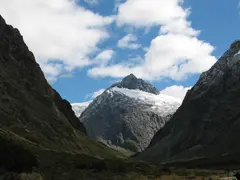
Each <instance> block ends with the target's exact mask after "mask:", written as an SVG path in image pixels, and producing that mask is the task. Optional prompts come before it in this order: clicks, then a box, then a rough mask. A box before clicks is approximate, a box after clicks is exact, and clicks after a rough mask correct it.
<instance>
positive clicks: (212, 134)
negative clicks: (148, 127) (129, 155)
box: [139, 40, 240, 167]
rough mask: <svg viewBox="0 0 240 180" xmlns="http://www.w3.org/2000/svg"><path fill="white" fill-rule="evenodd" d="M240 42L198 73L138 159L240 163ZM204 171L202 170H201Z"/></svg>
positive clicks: (219, 163)
mask: <svg viewBox="0 0 240 180" xmlns="http://www.w3.org/2000/svg"><path fill="white" fill-rule="evenodd" d="M239 77H240V41H239V40H237V41H235V42H234V43H233V44H232V45H231V46H230V48H229V50H227V51H226V52H225V53H224V55H223V56H222V57H221V58H220V59H219V60H218V61H217V62H216V63H215V64H214V65H213V67H211V68H210V70H209V71H207V72H204V73H202V75H201V77H200V79H199V80H198V82H197V83H196V85H195V86H194V87H193V88H192V89H191V90H190V91H188V93H187V95H186V97H185V99H184V101H183V104H182V106H181V107H180V108H179V109H178V111H177V112H176V113H175V114H174V115H173V117H172V118H171V119H170V120H169V121H168V123H167V124H166V126H165V127H164V128H162V129H161V130H160V131H158V133H157V134H156V135H155V136H154V138H153V140H152V141H151V144H150V146H149V147H148V149H147V150H146V151H145V152H143V153H142V154H140V156H139V158H140V159H144V160H148V161H154V162H159V161H165V162H176V161H178V162H179V161H181V162H185V163H186V162H188V163H189V162H193V161H197V162H198V163H197V164H198V165H200V163H202V164H204V165H206V164H210V163H211V164H212V165H214V164H218V165H221V164H222V165H223V164H224V163H228V165H231V164H236V163H240V158H239V157H240V156H239V154H240V145H239V136H240V131H239V129H240V96H239V92H240V83H239ZM205 167H206V166H205Z"/></svg>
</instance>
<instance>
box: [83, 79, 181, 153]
mask: <svg viewBox="0 0 240 180" xmlns="http://www.w3.org/2000/svg"><path fill="white" fill-rule="evenodd" d="M180 104H181V100H180V99H177V98H174V97H171V96H168V95H164V94H161V93H160V92H159V90H158V89H157V88H156V87H154V86H153V85H152V84H150V83H149V82H146V81H144V80H142V79H138V78H137V77H135V76H134V75H133V74H130V75H129V76H126V77H125V78H123V80H122V81H121V82H119V83H116V84H114V85H112V86H111V87H109V88H108V89H106V90H105V91H104V92H103V93H102V94H101V95H99V96H98V97H96V98H95V99H94V100H93V102H92V103H90V104H89V106H88V107H87V108H86V109H85V110H84V112H83V113H82V114H81V116H80V117H79V119H80V121H81V122H83V124H84V125H85V127H86V129H87V134H88V136H89V137H91V138H93V139H96V140H98V141H101V142H102V143H105V144H106V145H108V146H110V147H113V146H114V147H116V146H117V147H121V148H125V149H130V150H132V151H134V152H141V151H143V150H144V149H145V148H146V147H147V146H148V145H149V143H150V141H151V139H152V137H153V136H154V134H155V133H156V132H157V131H158V130H159V129H161V128H162V127H164V126H165V124H166V122H167V121H168V120H169V119H170V118H171V116H172V115H173V114H174V113H175V111H176V110H177V109H178V107H179V106H180Z"/></svg>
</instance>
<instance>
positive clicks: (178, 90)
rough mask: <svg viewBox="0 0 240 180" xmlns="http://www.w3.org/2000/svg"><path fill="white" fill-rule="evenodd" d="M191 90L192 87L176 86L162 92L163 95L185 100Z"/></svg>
mask: <svg viewBox="0 0 240 180" xmlns="http://www.w3.org/2000/svg"><path fill="white" fill-rule="evenodd" d="M191 88H192V87H183V86H176V85H174V86H170V87H166V88H165V89H163V90H162V91H161V93H162V94H165V95H168V96H172V97H175V98H178V99H181V100H183V99H184V97H185V95H186V93H187V91H188V90H189V89H191Z"/></svg>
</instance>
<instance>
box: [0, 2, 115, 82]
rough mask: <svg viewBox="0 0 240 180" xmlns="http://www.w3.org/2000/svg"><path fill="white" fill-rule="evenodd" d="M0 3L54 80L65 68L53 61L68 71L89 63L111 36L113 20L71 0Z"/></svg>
mask: <svg viewBox="0 0 240 180" xmlns="http://www.w3.org/2000/svg"><path fill="white" fill-rule="evenodd" d="M0 4H1V6H0V12H1V15H2V16H3V17H4V18H5V19H6V21H7V23H9V24H11V25H13V26H14V27H17V28H18V29H19V30H20V32H21V34H22V35H23V37H24V39H25V42H26V43H27V44H28V46H29V48H30V50H32V51H33V53H34V54H35V56H36V59H37V61H38V62H39V63H40V65H41V67H42V69H43V71H44V72H45V74H47V77H50V78H51V79H52V78H56V77H58V75H60V74H61V71H60V70H59V67H58V66H59V65H58V66H53V65H52V64H50V65H49V60H56V59H57V60H60V61H61V62H62V63H61V64H63V66H65V67H67V68H65V69H68V70H73V69H74V68H75V67H82V66H86V65H89V63H90V61H89V58H88V55H89V54H91V53H93V52H94V51H95V50H96V47H97V45H98V43H99V42H101V41H102V40H104V39H105V38H107V37H108V36H109V35H108V32H107V30H106V28H105V27H106V26H107V25H109V24H110V23H111V22H112V21H113V18H112V17H103V16H101V15H98V14H95V13H93V12H91V11H89V10H87V9H84V8H83V7H81V6H79V5H77V4H76V3H75V1H71V0H70V1H69V0H47V1H46V0H34V1H33V0H21V1H19V0H1V3H0ZM50 66H51V68H52V71H50V70H49V69H50V68H49V67H50Z"/></svg>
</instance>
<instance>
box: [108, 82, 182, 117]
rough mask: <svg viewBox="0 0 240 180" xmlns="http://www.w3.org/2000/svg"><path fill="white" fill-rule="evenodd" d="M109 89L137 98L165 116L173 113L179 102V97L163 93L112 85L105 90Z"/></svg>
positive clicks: (109, 90) (109, 91)
mask: <svg viewBox="0 0 240 180" xmlns="http://www.w3.org/2000/svg"><path fill="white" fill-rule="evenodd" d="M111 91H112V92H116V93H122V94H124V95H126V96H128V97H130V98H133V99H135V100H138V101H139V103H143V104H146V105H149V106H150V107H151V109H152V110H154V111H155V112H158V113H159V114H161V115H163V116H166V115H167V114H173V113H174V112H175V111H176V109H177V108H178V107H179V106H180V104H181V99H177V98H174V97H171V96H168V95H164V94H159V95H156V94H152V93H148V92H144V91H141V90H138V89H127V88H118V87H113V88H111V89H108V90H107V92H108V93H111Z"/></svg>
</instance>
